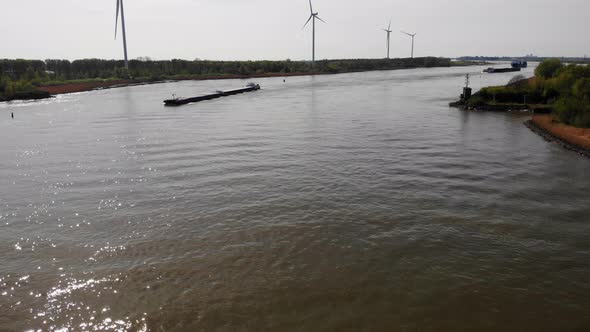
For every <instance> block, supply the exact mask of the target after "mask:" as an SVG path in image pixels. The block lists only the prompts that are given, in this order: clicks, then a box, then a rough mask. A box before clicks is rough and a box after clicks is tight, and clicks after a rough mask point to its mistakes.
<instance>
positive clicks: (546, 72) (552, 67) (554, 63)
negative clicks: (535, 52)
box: [535, 59, 563, 79]
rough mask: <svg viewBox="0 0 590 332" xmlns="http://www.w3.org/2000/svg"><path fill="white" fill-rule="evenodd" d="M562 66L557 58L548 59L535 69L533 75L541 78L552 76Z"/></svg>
mask: <svg viewBox="0 0 590 332" xmlns="http://www.w3.org/2000/svg"><path fill="white" fill-rule="evenodd" d="M561 68H563V64H562V63H561V61H559V59H548V60H545V61H543V62H541V64H540V65H539V66H538V67H537V69H535V76H537V77H541V78H545V79H547V78H552V77H555V75H556V74H557V72H558V71H559V70H560V69H561Z"/></svg>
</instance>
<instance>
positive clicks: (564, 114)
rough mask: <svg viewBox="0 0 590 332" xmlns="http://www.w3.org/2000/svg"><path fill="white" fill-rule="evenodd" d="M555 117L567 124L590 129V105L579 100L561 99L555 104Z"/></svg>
mask: <svg viewBox="0 0 590 332" xmlns="http://www.w3.org/2000/svg"><path fill="white" fill-rule="evenodd" d="M555 115H556V116H557V118H558V119H559V120H560V121H561V122H563V123H565V124H569V125H573V126H576V127H590V105H589V104H588V103H587V102H584V101H583V100H581V99H579V98H576V97H569V98H561V99H559V100H558V101H557V102H556V103H555Z"/></svg>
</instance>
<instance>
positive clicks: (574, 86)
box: [469, 59, 590, 127]
mask: <svg viewBox="0 0 590 332" xmlns="http://www.w3.org/2000/svg"><path fill="white" fill-rule="evenodd" d="M481 102H486V103H525V104H542V105H550V106H551V108H552V109H553V110H554V114H555V115H556V117H557V118H558V120H559V121H561V122H563V123H566V124H569V125H573V126H577V127H590V67H589V66H587V65H575V64H570V65H565V64H563V63H562V62H561V61H560V60H557V59H550V60H545V61H543V62H542V63H541V64H540V65H539V66H538V67H537V69H536V70H535V77H534V79H530V80H512V82H511V83H509V84H508V85H506V86H502V87H488V88H483V89H482V90H481V91H479V92H478V93H476V94H474V95H473V97H472V98H471V99H470V100H469V104H472V105H477V104H478V103H481Z"/></svg>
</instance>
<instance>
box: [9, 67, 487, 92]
mask: <svg viewBox="0 0 590 332" xmlns="http://www.w3.org/2000/svg"><path fill="white" fill-rule="evenodd" d="M479 65H482V64H481V63H479V62H472V63H465V62H459V63H455V64H454V63H451V65H450V66H430V67H425V66H415V67H403V68H391V69H369V70H350V71H343V72H335V73H327V72H292V73H263V74H254V75H211V76H190V75H187V76H180V77H174V78H166V79H161V80H153V79H143V78H141V79H117V80H108V79H105V80H103V81H89V82H71V83H68V82H64V83H63V84H55V85H41V86H40V87H38V89H37V90H38V91H42V92H45V93H48V94H49V96H48V97H47V98H51V97H53V96H56V95H62V94H69V93H79V92H88V91H96V90H107V89H115V88H124V87H130V86H142V85H151V84H163V83H173V82H182V81H210V80H235V79H241V80H247V79H256V78H280V77H285V78H286V77H301V76H320V75H322V76H323V75H338V74H351V73H365V72H375V71H396V70H408V69H421V68H425V69H426V68H451V67H468V66H479ZM39 99H41V98H39ZM14 100H17V99H14ZM27 100H28V99H27Z"/></svg>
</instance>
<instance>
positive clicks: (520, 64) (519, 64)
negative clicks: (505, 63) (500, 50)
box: [511, 60, 529, 68]
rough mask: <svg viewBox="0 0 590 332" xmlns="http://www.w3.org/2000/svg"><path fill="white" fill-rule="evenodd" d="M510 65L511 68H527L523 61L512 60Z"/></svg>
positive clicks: (526, 63)
mask: <svg viewBox="0 0 590 332" xmlns="http://www.w3.org/2000/svg"><path fill="white" fill-rule="evenodd" d="M511 65H512V68H526V67H528V66H529V64H528V62H526V61H524V60H513V61H512V64H511Z"/></svg>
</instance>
